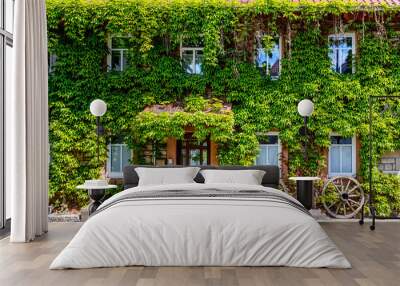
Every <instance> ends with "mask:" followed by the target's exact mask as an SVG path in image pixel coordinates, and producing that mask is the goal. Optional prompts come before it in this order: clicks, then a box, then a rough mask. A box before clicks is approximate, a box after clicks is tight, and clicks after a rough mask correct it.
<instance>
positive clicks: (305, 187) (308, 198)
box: [289, 177, 321, 210]
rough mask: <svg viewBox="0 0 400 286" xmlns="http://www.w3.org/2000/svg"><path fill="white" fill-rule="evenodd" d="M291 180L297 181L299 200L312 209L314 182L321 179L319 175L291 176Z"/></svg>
mask: <svg viewBox="0 0 400 286" xmlns="http://www.w3.org/2000/svg"><path fill="white" fill-rule="evenodd" d="M289 180H292V181H296V188H297V200H298V201H299V202H300V203H302V205H303V206H304V207H305V208H306V209H308V210H310V209H311V208H312V202H313V182H314V181H318V180H321V178H319V177H290V178H289Z"/></svg>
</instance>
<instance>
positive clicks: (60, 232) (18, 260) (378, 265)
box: [0, 222, 400, 286]
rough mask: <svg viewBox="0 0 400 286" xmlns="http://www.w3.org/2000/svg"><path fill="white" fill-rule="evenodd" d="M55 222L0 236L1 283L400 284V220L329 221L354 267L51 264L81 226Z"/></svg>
mask: <svg viewBox="0 0 400 286" xmlns="http://www.w3.org/2000/svg"><path fill="white" fill-rule="evenodd" d="M80 226H81V224H79V223H52V224H50V230H49V233H48V234H47V235H46V236H44V237H43V238H41V239H39V240H37V241H35V242H32V243H28V244H10V243H9V242H8V238H7V239H3V240H1V241H0V285H1V286H18V285H24V286H25V285H27V286H35V285H38V286H45V285H53V286H62V285H68V286H75V285H82V286H87V285H96V286H97V285H136V286H154V285H158V286H161V285H165V286H180V285H193V286H194V285H196V286H197V285H199V286H200V285H201V286H206V285H210V286H212V285H226V286H239V285H240V286H261V285H274V286H275V285H290V286H297V285H328V286H331V285H346V286H351V285H366V286H367V285H368V286H369V285H382V286H390V285H396V286H397V285H400V223H396V222H393V223H390V222H382V223H378V225H377V230H376V231H375V232H371V231H370V230H369V229H368V226H367V225H365V226H359V225H358V224H356V223H343V222H340V223H323V224H322V226H323V228H324V229H325V230H326V231H327V232H328V234H329V235H330V237H331V238H332V239H333V240H334V241H335V242H336V244H337V245H338V246H339V248H340V249H341V250H342V251H343V252H344V254H345V255H346V256H347V258H348V259H349V260H350V262H351V263H352V265H353V268H352V269H349V270H340V269H302V268H288V267H125V268H108V269H105V268H103V269H88V270H52V271H50V270H48V267H49V264H50V262H51V261H52V260H53V259H54V257H55V256H56V255H57V254H58V253H59V252H60V251H61V249H62V248H63V247H64V246H65V245H66V244H67V242H68V241H69V240H70V239H71V238H72V236H73V235H74V234H75V233H76V231H77V230H78V229H79V227H80Z"/></svg>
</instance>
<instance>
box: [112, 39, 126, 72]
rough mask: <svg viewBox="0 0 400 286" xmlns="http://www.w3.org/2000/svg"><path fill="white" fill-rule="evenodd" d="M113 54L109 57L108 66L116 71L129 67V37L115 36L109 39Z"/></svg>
mask: <svg viewBox="0 0 400 286" xmlns="http://www.w3.org/2000/svg"><path fill="white" fill-rule="evenodd" d="M108 45H109V48H110V50H111V54H110V55H109V56H108V58H107V62H108V66H109V68H110V69H111V70H114V71H124V70H125V69H126V68H127V67H128V49H129V37H122V36H113V37H111V38H110V39H109V43H108Z"/></svg>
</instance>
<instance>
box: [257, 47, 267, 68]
mask: <svg viewBox="0 0 400 286" xmlns="http://www.w3.org/2000/svg"><path fill="white" fill-rule="evenodd" d="M256 67H258V68H263V69H266V67H267V55H266V53H265V51H264V49H263V48H258V49H257V57H256Z"/></svg>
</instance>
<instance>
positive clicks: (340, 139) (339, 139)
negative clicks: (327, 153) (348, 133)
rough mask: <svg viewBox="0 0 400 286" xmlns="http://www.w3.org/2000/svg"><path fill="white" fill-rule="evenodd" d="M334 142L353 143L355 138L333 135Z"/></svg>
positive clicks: (332, 140) (332, 141)
mask: <svg viewBox="0 0 400 286" xmlns="http://www.w3.org/2000/svg"><path fill="white" fill-rule="evenodd" d="M331 143H332V144H336V145H338V144H353V140H352V138H351V137H342V136H331Z"/></svg>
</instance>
